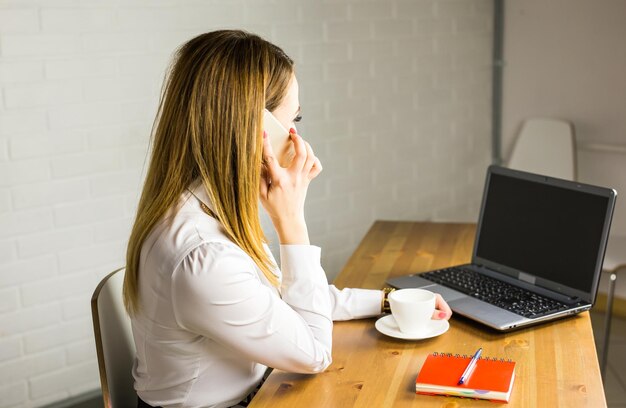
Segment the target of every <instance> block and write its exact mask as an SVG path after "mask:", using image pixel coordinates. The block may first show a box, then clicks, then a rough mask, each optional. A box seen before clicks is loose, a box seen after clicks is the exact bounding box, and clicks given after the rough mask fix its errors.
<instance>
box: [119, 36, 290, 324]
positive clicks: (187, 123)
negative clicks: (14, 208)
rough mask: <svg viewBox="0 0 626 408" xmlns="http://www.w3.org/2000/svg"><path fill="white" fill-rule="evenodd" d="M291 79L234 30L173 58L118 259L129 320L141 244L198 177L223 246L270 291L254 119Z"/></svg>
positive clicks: (271, 56) (257, 44) (280, 57)
mask: <svg viewBox="0 0 626 408" xmlns="http://www.w3.org/2000/svg"><path fill="white" fill-rule="evenodd" d="M293 74H294V64H293V61H292V60H291V59H290V58H289V57H288V56H287V55H286V54H285V53H284V52H283V51H282V50H281V49H280V48H278V47H277V46H275V45H273V44H271V43H269V42H267V41H265V40H263V39H262V38H260V37H258V36H256V35H253V34H250V33H246V32H244V31H239V30H221V31H214V32H210V33H206V34H202V35H199V36H198V37H195V38H193V39H192V40H190V41H189V42H187V43H186V44H184V45H182V46H181V47H180V49H179V50H178V51H177V53H176V56H175V59H174V62H173V64H172V66H171V68H170V71H169V73H168V76H167V79H166V80H165V83H164V90H163V94H162V96H161V101H160V105H159V110H158V113H157V117H156V119H155V126H154V131H153V135H152V142H151V143H152V154H151V158H150V165H149V168H148V172H147V175H146V180H145V183H144V186H143V191H142V193H141V198H140V200H139V205H138V209H137V215H136V218H135V223H134V225H133V229H132V232H131V235H130V239H129V242H128V248H127V252H126V274H125V278H124V304H125V306H126V310H127V311H128V312H129V313H130V314H133V313H135V312H138V311H139V286H138V282H139V279H140V276H139V257H140V252H141V247H142V244H143V242H144V240H145V239H146V237H147V236H148V234H149V233H150V231H151V230H152V228H153V227H154V225H155V224H156V223H157V222H158V221H159V220H160V219H161V218H162V217H163V216H164V215H165V213H166V212H167V211H168V210H169V209H170V208H172V206H173V205H175V203H176V202H177V201H178V199H179V197H180V195H181V194H182V193H183V191H184V190H185V189H186V188H187V187H188V186H189V185H190V184H191V183H192V181H193V180H195V179H197V178H200V179H201V180H202V184H203V185H204V188H205V189H206V191H207V193H208V195H209V198H210V200H211V203H212V204H213V209H214V212H215V215H216V217H217V219H218V220H219V222H220V223H221V224H222V226H223V228H224V230H225V231H226V233H227V234H228V236H229V238H230V239H231V240H232V241H233V242H234V243H235V244H237V245H238V246H239V247H240V248H241V249H242V250H244V251H245V252H246V253H247V254H248V255H249V256H250V257H251V258H252V259H253V260H254V262H255V263H256V264H257V265H258V267H259V268H260V269H261V271H262V272H263V274H264V275H265V277H266V278H267V279H268V280H269V281H270V282H271V283H272V284H273V285H275V286H277V285H278V281H277V278H276V276H275V275H274V274H273V273H272V268H273V263H272V262H271V260H270V257H269V256H268V254H267V253H266V252H265V250H264V247H263V244H264V243H265V242H266V239H265V235H264V233H263V230H262V229H261V224H260V220H259V213H258V211H259V208H258V203H259V183H260V180H261V179H260V177H261V163H262V150H263V147H262V132H263V129H262V112H263V108H267V109H269V110H270V111H272V110H274V109H275V108H276V107H277V106H278V105H279V104H280V102H281V101H282V100H283V98H284V97H285V94H286V92H287V88H288V86H289V83H290V81H291V79H292V77H293ZM207 216H208V215H207ZM142 273H144V271H142Z"/></svg>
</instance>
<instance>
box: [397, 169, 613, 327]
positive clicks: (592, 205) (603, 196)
mask: <svg viewBox="0 0 626 408" xmlns="http://www.w3.org/2000/svg"><path fill="white" fill-rule="evenodd" d="M616 195H617V193H616V191H615V190H613V189H608V188H603V187H598V186H592V185H587V184H582V183H578V182H572V181H567V180H561V179H557V178H552V177H547V176H542V175H539V174H532V173H527V172H522V171H517V170H511V169H507V168H503V167H499V166H490V167H489V168H488V170H487V177H486V182H485V189H484V193H483V200H482V206H481V210H480V218H479V221H478V226H477V229H476V239H475V242H474V250H473V253H472V260H471V263H470V264H467V265H458V266H454V267H450V268H444V269H441V270H436V271H430V272H427V273H422V274H414V275H409V276H402V277H397V278H392V279H389V280H388V281H387V283H388V284H390V285H391V286H393V287H396V288H424V289H427V290H430V291H432V292H436V293H440V294H441V295H442V296H443V298H444V299H445V300H446V301H447V302H448V304H449V305H450V307H451V308H452V310H453V311H454V312H455V313H457V314H459V315H463V316H466V317H468V318H470V319H472V320H475V321H477V322H480V323H482V324H485V325H487V326H489V327H492V328H494V329H496V330H500V331H508V330H513V329H518V328H520V327H525V326H529V325H533V324H537V323H541V322H545V321H549V320H554V319H558V318H562V317H566V316H570V315H574V314H577V313H580V312H583V311H585V310H589V309H590V308H591V307H592V306H593V304H594V302H595V300H596V293H597V290H598V284H599V281H600V273H601V271H602V262H603V260H604V251H605V249H606V243H607V239H608V235H609V228H610V225H611V218H612V216H613V209H614V206H615V197H616Z"/></svg>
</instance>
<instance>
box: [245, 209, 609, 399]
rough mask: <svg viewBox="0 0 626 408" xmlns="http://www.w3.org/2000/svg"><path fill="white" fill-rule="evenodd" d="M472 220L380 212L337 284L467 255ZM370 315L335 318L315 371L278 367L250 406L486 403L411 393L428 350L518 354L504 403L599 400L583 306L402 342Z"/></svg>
mask: <svg viewBox="0 0 626 408" xmlns="http://www.w3.org/2000/svg"><path fill="white" fill-rule="evenodd" d="M474 233H475V226H474V225H473V224H452V223H446V224H444V223H427V222H390V221H377V222H376V223H374V225H372V227H371V228H370V230H369V232H368V233H367V235H366V236H365V238H364V239H363V241H362V242H361V244H360V245H359V247H358V248H357V250H356V251H355V252H354V254H353V255H352V257H351V258H350V260H349V261H348V263H347V265H346V266H345V268H344V269H343V270H342V272H341V273H340V274H339V276H338V277H337V279H336V280H335V282H334V283H335V284H336V285H337V286H338V287H361V288H382V287H383V286H384V282H385V280H386V279H387V278H388V277H392V276H400V275H407V274H411V273H417V272H424V271H427V270H431V269H436V268H440V267H445V266H450V265H456V264H462V263H466V262H468V261H469V260H470V257H471V253H472V248H473V241H474ZM374 322H375V319H364V320H358V321H349V322H337V323H335V328H334V332H333V363H332V365H331V366H330V367H329V368H328V369H327V370H326V371H325V372H323V373H321V374H317V375H302V374H291V373H286V372H282V371H279V370H275V371H274V372H273V373H272V374H271V375H270V376H269V378H268V380H267V381H266V382H265V384H264V385H263V387H262V388H261V390H260V392H259V393H258V394H257V395H256V397H255V398H254V400H253V401H252V404H251V405H250V407H251V408H262V407H272V408H276V407H341V408H344V407H367V408H371V407H449V408H452V407H469V406H471V407H480V406H484V407H493V406H494V403H493V402H489V401H476V400H470V399H461V398H454V397H433V396H423V395H417V394H415V377H416V376H417V373H418V372H419V370H420V368H421V365H422V364H423V362H424V359H425V358H426V356H427V355H428V354H429V353H432V352H433V351H439V352H451V353H455V354H456V353H459V354H473V353H474V352H475V351H476V349H477V348H478V347H483V355H485V356H491V357H505V358H510V359H512V360H514V361H516V362H517V365H516V380H515V385H514V387H513V393H512V396H511V401H510V403H509V405H508V406H511V407H593V408H596V407H605V406H606V400H605V397H604V391H603V388H602V380H601V377H600V369H599V365H598V359H597V354H596V349H595V344H594V341H593V332H592V330H591V321H590V319H589V314H588V313H583V314H581V315H578V316H576V317H571V318H567V319H563V320H560V321H556V322H553V323H548V324H543V325H540V326H536V327H534V328H529V329H523V330H519V331H515V332H511V333H507V334H502V333H499V332H495V331H492V330H490V329H488V328H486V327H483V326H479V325H477V324H475V323H473V322H470V321H468V320H466V319H463V318H461V317H458V316H453V318H452V319H451V321H450V324H451V327H450V330H449V331H448V332H447V333H445V334H444V335H442V336H439V337H436V338H433V339H428V340H422V341H403V340H397V339H394V338H390V337H387V336H385V335H383V334H380V333H379V332H378V331H377V330H376V329H375V328H374Z"/></svg>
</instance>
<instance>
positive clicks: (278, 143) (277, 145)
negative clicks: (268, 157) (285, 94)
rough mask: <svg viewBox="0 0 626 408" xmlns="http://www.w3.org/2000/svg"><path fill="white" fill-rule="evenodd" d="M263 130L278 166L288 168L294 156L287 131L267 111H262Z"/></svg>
mask: <svg viewBox="0 0 626 408" xmlns="http://www.w3.org/2000/svg"><path fill="white" fill-rule="evenodd" d="M263 130H265V131H266V132H267V136H268V137H269V138H270V144H271V145H272V150H273V151H274V156H275V157H276V159H277V160H278V164H279V165H280V166H281V167H288V166H289V164H290V163H291V160H293V156H294V155H295V150H294V149H293V144H292V142H291V140H290V139H289V131H288V130H287V129H285V128H284V127H283V125H282V124H281V123H280V122H279V121H278V119H276V117H275V116H274V115H272V113H271V112H270V111H268V110H267V109H264V110H263Z"/></svg>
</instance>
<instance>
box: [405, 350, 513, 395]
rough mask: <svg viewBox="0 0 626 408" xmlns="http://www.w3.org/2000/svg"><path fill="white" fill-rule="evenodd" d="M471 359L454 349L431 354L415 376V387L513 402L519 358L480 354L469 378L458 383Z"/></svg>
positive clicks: (427, 391)
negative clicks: (492, 356)
mask: <svg viewBox="0 0 626 408" xmlns="http://www.w3.org/2000/svg"><path fill="white" fill-rule="evenodd" d="M471 359H472V356H460V355H458V354H455V355H453V354H450V353H433V354H430V355H429V356H428V357H427V358H426V361H425V362H424V365H423V366H422V369H421V370H420V372H419V375H418V376H417V379H416V380H415V391H416V392H417V393H418V394H428V395H451V396H454V397H465V398H480V399H487V400H491V401H500V402H509V398H510V397H511V390H512V389H513V381H514V380H515V362H513V361H511V360H504V359H495V358H489V357H480V358H479V359H478V362H477V363H476V367H475V368H474V371H473V372H472V375H471V376H470V378H469V380H468V381H467V382H466V383H465V384H462V385H458V382H459V378H461V375H462V374H463V371H465V368H466V367H467V365H468V364H469V362H470V360H471Z"/></svg>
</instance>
